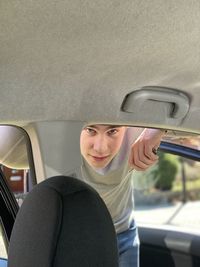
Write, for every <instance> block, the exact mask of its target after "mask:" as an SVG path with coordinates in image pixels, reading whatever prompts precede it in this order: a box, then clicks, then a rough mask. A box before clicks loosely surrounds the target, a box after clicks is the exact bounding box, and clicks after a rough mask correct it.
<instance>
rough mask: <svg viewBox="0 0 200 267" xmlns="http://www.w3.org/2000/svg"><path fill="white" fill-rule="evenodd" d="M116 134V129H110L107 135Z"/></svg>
mask: <svg viewBox="0 0 200 267" xmlns="http://www.w3.org/2000/svg"><path fill="white" fill-rule="evenodd" d="M117 132H118V131H117V129H111V130H109V131H108V135H114V134H116V133H117Z"/></svg>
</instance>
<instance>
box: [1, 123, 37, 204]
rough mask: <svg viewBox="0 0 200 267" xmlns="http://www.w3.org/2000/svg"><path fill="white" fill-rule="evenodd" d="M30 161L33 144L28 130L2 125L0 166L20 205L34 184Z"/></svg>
mask: <svg viewBox="0 0 200 267" xmlns="http://www.w3.org/2000/svg"><path fill="white" fill-rule="evenodd" d="M30 162H31V145H30V140H29V138H28V136H27V134H26V132H25V131H23V130H22V129H20V128H17V127H14V126H7V125H6V126H4V125H1V126H0V167H1V170H2V171H3V173H4V176H5V178H6V180H7V183H8V185H9V188H10V189H11V191H12V192H13V193H14V195H15V197H16V199H17V201H18V204H19V205H21V204H22V202H23V199H24V197H25V195H26V194H27V192H29V191H30V190H31V188H32V187H33V185H34V178H35V177H33V175H30V174H31V173H33V171H32V172H31V169H30Z"/></svg>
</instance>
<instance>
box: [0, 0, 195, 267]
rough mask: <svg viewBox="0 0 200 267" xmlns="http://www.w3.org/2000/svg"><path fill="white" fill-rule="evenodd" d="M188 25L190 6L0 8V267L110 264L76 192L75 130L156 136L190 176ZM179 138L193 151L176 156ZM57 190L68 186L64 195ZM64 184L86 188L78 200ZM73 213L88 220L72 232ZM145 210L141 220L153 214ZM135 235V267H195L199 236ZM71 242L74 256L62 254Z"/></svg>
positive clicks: (109, 237) (17, 4) (21, 4)
mask: <svg viewBox="0 0 200 267" xmlns="http://www.w3.org/2000/svg"><path fill="white" fill-rule="evenodd" d="M199 25H200V2H199V1H198V0H192V1H190V2H189V1H186V0H176V1H159V0H153V1H144V0H141V1H138V0H133V1H129V0H126V1H118V0H116V1H113V0H106V1H105V0H103V1H96V0H94V1H90V0H87V1H80V0H75V1H69V0H66V1H63V0H58V1H51V2H50V1H47V0H43V1H40V0H39V1H37V2H33V1H31V0H26V1H24V0H22V1H5V0H2V1H1V8H0V36H1V37H0V85H1V86H0V97H1V103H0V164H1V173H0V193H1V194H0V215H1V220H0V233H1V235H0V236H2V238H1V240H0V267H7V261H8V266H9V267H14V266H15V267H16V266H19V267H23V266H24V267H27V266H30V267H31V266H38V267H40V266H41V267H46V266H51V265H52V262H54V264H55V265H53V266H59V267H61V266H72V267H73V266H113V267H114V266H118V265H117V264H118V263H117V257H118V256H117V248H116V237H115V234H114V231H113V225H112V222H111V218H110V216H109V214H107V210H106V207H104V204H103V203H102V202H101V200H99V198H98V196H97V195H96V192H93V190H92V189H91V188H88V187H87V185H85V184H83V185H82V184H81V183H80V184H79V183H77V185H76V182H77V179H76V178H77V177H79V172H77V169H78V168H79V167H80V166H81V163H82V158H81V153H80V133H81V130H82V129H83V127H85V126H86V125H94V124H104V125H124V126H127V127H136V128H137V129H141V131H142V130H143V129H144V128H156V129H164V130H167V131H168V132H167V135H166V139H165V140H162V142H161V145H160V149H159V150H160V151H161V152H162V151H163V152H166V153H171V154H174V155H183V156H184V157H185V158H186V159H187V160H186V161H187V162H186V163H187V164H188V165H187V166H189V167H187V168H188V169H189V170H190V171H191V173H192V175H193V172H192V169H194V164H193V163H191V162H190V161H189V160H195V162H199V161H200V138H199V136H200V116H199V114H200V76H199V73H200V45H199V43H200V26H199ZM186 139H187V140H189V141H191V140H195V141H197V145H195V146H192V145H191V142H190V145H191V146H190V147H188V148H185V147H183V145H184V144H186V141H184V142H185V143H184V144H182V143H181V141H180V140H186ZM177 140H178V141H177ZM178 142H179V143H178ZM186 146H187V144H186ZM188 162H189V163H188ZM181 166H182V165H181ZM198 166H199V165H198ZM5 168H10V169H11V170H12V171H11V172H12V174H11V178H12V179H13V180H12V179H11V180H12V181H11V182H13V183H15V182H16V181H18V182H19V180H20V177H19V175H18V174H17V171H18V170H22V171H23V175H24V178H23V182H22V183H23V185H21V186H22V187H23V190H21V191H20V193H19V192H17V195H16V192H15V194H14V193H13V192H12V191H14V190H11V183H10V184H9V183H8V179H7V177H6V175H5V172H4V170H5ZM198 168H199V167H198ZM199 170H200V169H198V171H197V175H198V173H199ZM183 171H184V169H183V170H182V172H183ZM195 175H196V174H195ZM14 176H15V177H14ZM55 177H57V178H58V179H56V180H57V183H55V184H54V181H55ZM66 177H68V179H64V178H66ZM199 178H200V177H199V176H198V179H199ZM63 179H64V180H66V181H68V182H66V181H63ZM71 179H72V180H71ZM74 179H75V184H74ZM195 179H196V178H195ZM51 183H52V184H51ZM63 183H64V185H63ZM62 186H64V188H68V186H70V188H71V189H70V190H72V191H71V193H69V195H68V196H67V195H65V194H64V193H63V192H62V190H63V188H62ZM74 186H75V187H76V186H77V190H78V192H79V191H80V187H82V186H83V188H85V189H83V194H84V192H86V191H87V190H88V191H87V192H88V196H87V197H88V198H87V197H85V196H82V195H81V194H82V193H80V196H79V194H76V193H75V192H76V191H74ZM52 187H54V188H57V189H55V191H56V192H57V190H58V191H59V190H60V192H62V194H64V196H65V197H66V199H67V204H66V203H65V202H63V205H64V206H65V208H66V209H65V210H64V211H65V213H63V214H64V215H63V216H64V218H66V219H67V218H70V219H71V220H69V221H68V222H67V223H66V224H65V227H66V228H64V227H63V225H62V224H60V222H58V221H57V220H59V216H58V214H59V209H60V206H59V201H58V198H59V197H58V196H56V194H55V198H51V197H50V198H49V197H48V194H51V193H52V190H51V188H52ZM67 190H68V189H66V192H67ZM22 191H23V192H22ZM145 192H146V191H145ZM199 192H200V191H198V192H197V193H198V194H199ZM22 193H23V194H22ZM195 193H196V191H195ZM59 194H61V193H59ZM139 194H140V195H141V191H140V193H139ZM40 197H41V198H42V199H43V201H42V203H43V204H44V206H42V205H40V204H39V203H40V202H41V201H40ZM76 197H78V199H76ZM79 197H80V198H79ZM90 197H92V198H95V199H96V201H97V204H96V205H97V206H99V212H98V214H97V210H96V208H94V207H92V206H91V205H90V202H91V201H90ZM199 198H200V197H199ZM199 198H198V199H199ZM24 199H25V201H24ZM50 199H51V200H52V201H53V202H54V204H53V203H51V204H50V202H49V201H50ZM86 200H87V201H86ZM23 201H24V202H23ZM84 201H86V203H84ZM156 201H157V200H156ZM22 202H23V204H22ZM26 203H27V204H26ZM69 203H70V204H69ZM136 203H137V201H136ZM53 205H55V206H56V208H55V209H54V212H53V213H52V209H50V207H52V206H53ZM76 205H77V207H78V210H79V211H81V212H83V211H84V212H83V213H84V214H85V216H86V217H87V219H88V216H89V215H91V224H90V225H89V228H84V226H83V225H84V222H83V223H82V222H81V223H80V224H81V225H82V226H83V227H82V228H79V226H78V225H75V224H73V222H74V221H73V218H74V216H77V213H76V212H77V210H76ZM181 207H182V206H181ZM198 207H199V206H198ZM38 208H40V210H39V209H38ZM199 208H200V207H199ZM33 211H34V212H33ZM44 211H45V212H44ZM92 211H94V213H90V212H92ZM136 211H137V209H136ZM148 212H149V213H148V215H147V223H148V218H149V220H150V216H151V214H154V213H153V212H151V211H148ZM195 212H196V213H195V214H196V215H195V216H196V218H197V216H198V209H197V210H195ZM137 213H138V216H139V215H140V214H142V211H141V210H140V211H138V212H137ZM69 214H70V216H69ZM102 214H106V215H105V216H104V215H102ZM16 216H18V217H17V220H15V219H16ZM41 216H42V217H43V216H44V221H45V222H46V223H43V222H42V218H41ZM51 216H52V217H51ZM65 216H66V217H65ZM98 216H99V217H98ZM156 216H157V215H156ZM188 217H189V216H188ZM50 218H52V220H50ZM97 218H101V220H98V225H97V221H96V220H97ZM145 218H146V217H145ZM82 219H83V220H85V218H84V217H83V218H82ZM82 219H80V220H82ZM104 219H105V220H104ZM184 220H185V218H184V219H183V221H184ZM196 220H197V219H196ZM49 221H51V222H50V224H49ZM194 221H195V220H194ZM149 222H150V221H149ZM195 222H196V221H195ZM62 223H64V222H62ZM58 224H59V227H58V226H57V225H58ZM13 225H14V228H13ZM13 229H14V230H13ZM52 229H53V230H52ZM97 229H98V230H99V229H101V230H100V232H98V231H97ZM138 229H139V236H140V266H141V267H147V266H148V267H160V266H162V267H198V266H200V253H199V247H200V228H199V229H198V228H195V227H193V226H190V229H189V230H188V229H187V230H185V228H184V229H183V228H181V229H180V228H179V227H176V225H175V226H173V227H172V225H171V226H170V227H169V225H168V226H167V225H166V224H162V225H150V223H149V225H148V224H147V225H146V224H143V223H141V224H140V223H138ZM40 230H42V231H44V232H40ZM58 231H60V232H59V233H61V232H62V235H60V236H59V238H55V236H56V237H57V236H58ZM90 231H91V232H92V234H91V232H90ZM45 234H47V237H46V238H47V239H46V240H44V239H43V238H42V236H43V235H45ZM80 235H82V236H81V237H80ZM91 236H93V238H94V239H93V240H91V238H90V237H91ZM38 237H41V240H40V242H39V243H38V244H40V246H37V242H38V239H37V238H38ZM78 237H80V240H81V241H82V242H81V243H80V246H79V247H78V248H77V251H76V253H75V252H74V251H73V250H70V249H69V247H68V246H69V245H70V246H71V242H72V240H73V239H74V238H75V239H76V238H78ZM67 242H69V243H68V244H67ZM1 243H2V249H1ZM75 244H77V240H76V242H75ZM102 244H104V245H102ZM74 246H76V245H74ZM55 247H59V253H58V254H57V252H55V250H54V249H55ZM75 248H76V247H75ZM75 248H74V249H75ZM36 251H37V252H38V258H36V257H35V252H36ZM66 251H67V252H68V253H66ZM97 251H98V253H97ZM25 252H26V253H25ZM96 253H97V254H96ZM86 255H87V256H86ZM76 261H77V262H76Z"/></svg>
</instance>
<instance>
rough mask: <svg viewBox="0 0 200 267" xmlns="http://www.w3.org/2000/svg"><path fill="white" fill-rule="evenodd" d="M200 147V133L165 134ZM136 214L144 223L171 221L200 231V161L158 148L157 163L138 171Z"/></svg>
mask: <svg viewBox="0 0 200 267" xmlns="http://www.w3.org/2000/svg"><path fill="white" fill-rule="evenodd" d="M165 139H168V141H169V140H170V142H173V143H176V144H181V145H183V148H182V149H183V151H184V146H185V145H186V146H187V147H191V148H195V149H197V150H199V147H200V138H199V136H196V137H195V136H192V137H182V136H181V137H180V138H178V136H176V138H174V139H173V138H171V139H170V138H169V137H167V138H165ZM197 153H199V151H197ZM133 177H134V185H135V190H134V193H135V195H134V198H135V211H134V214H135V218H136V220H137V222H138V223H142V224H156V225H159V224H168V225H174V226H178V227H184V228H187V230H188V231H189V232H190V231H196V232H198V233H200V213H199V209H200V162H197V161H194V160H191V159H186V158H184V157H181V156H177V155H172V154H170V153H165V152H161V151H160V152H159V161H158V163H157V164H156V165H155V166H153V167H151V168H150V169H149V170H148V171H146V172H135V173H134V174H133Z"/></svg>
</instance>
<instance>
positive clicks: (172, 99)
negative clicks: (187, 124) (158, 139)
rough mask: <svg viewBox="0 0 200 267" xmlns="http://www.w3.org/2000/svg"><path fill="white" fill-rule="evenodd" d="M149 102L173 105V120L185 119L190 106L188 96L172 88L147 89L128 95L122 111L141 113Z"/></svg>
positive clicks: (171, 116)
mask: <svg viewBox="0 0 200 267" xmlns="http://www.w3.org/2000/svg"><path fill="white" fill-rule="evenodd" d="M147 101H157V102H163V103H168V104H171V112H170V115H169V116H170V118H173V119H182V118H184V117H185V115H186V114H187V112H188V110H189V106H190V105H189V98H188V96H186V95H185V94H183V93H181V92H180V91H177V90H173V89H171V88H161V87H145V88H144V89H140V90H137V91H134V92H132V93H130V94H128V95H127V96H126V98H125V100H124V102H123V104H122V110H123V111H125V112H129V113H133V112H135V111H137V112H139V111H140V110H141V109H142V106H143V105H145V102H147ZM154 104H156V103H154Z"/></svg>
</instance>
